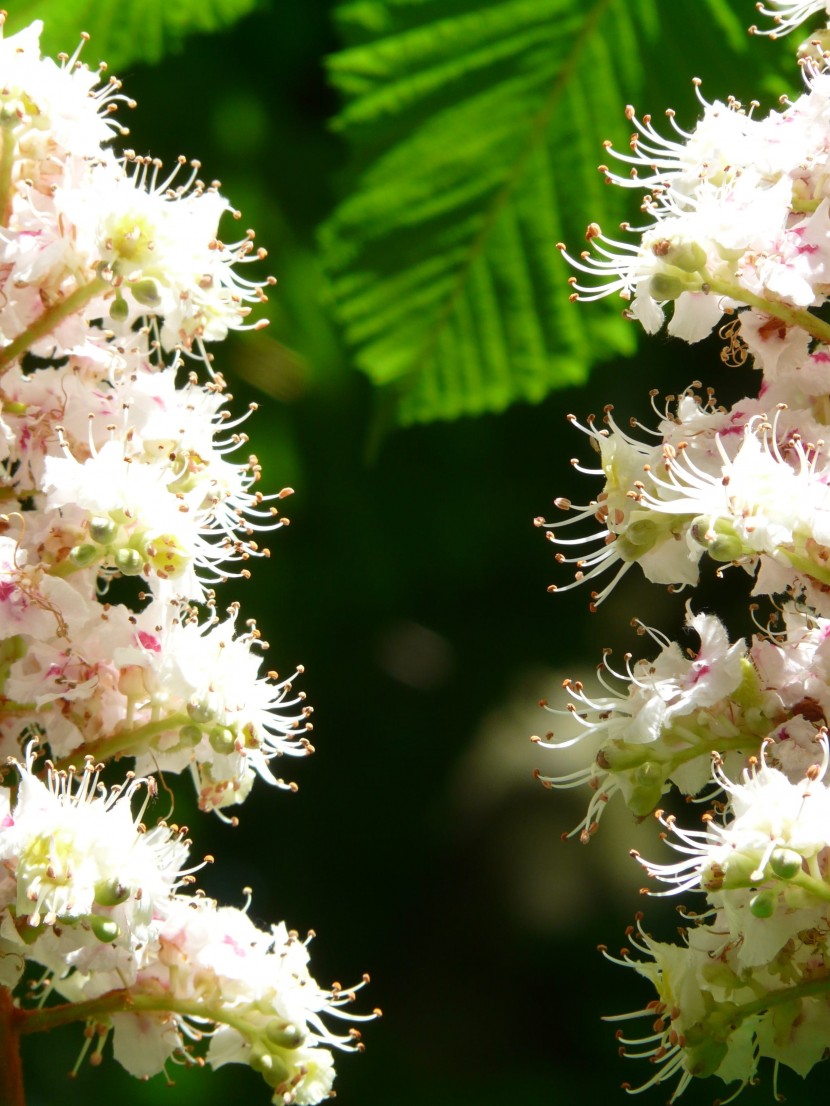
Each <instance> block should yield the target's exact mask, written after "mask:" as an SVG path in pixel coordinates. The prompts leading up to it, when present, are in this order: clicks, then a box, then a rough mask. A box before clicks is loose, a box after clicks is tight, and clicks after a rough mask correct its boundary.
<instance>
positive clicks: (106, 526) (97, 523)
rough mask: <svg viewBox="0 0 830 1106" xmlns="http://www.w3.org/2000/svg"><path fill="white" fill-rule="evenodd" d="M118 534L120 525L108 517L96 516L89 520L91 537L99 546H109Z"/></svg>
mask: <svg viewBox="0 0 830 1106" xmlns="http://www.w3.org/2000/svg"><path fill="white" fill-rule="evenodd" d="M117 533H118V524H117V523H116V522H113V520H112V519H111V518H107V516H106V515H95V516H94V517H93V518H91V519H90V520H89V536H90V537H91V538H92V540H93V541H95V542H97V543H98V544H99V545H109V544H110V542H111V541H113V540H114V538H115V535H116V534H117Z"/></svg>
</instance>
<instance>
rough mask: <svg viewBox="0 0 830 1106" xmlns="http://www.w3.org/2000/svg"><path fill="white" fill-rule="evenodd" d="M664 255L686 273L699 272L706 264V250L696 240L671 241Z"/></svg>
mask: <svg viewBox="0 0 830 1106" xmlns="http://www.w3.org/2000/svg"><path fill="white" fill-rule="evenodd" d="M665 257H666V261H668V262H669V263H670V264H671V265H674V266H675V267H676V268H678V269H682V270H683V271H684V272H686V273H699V272H700V270H701V269H703V268H705V266H706V250H704V248H703V246H701V245H700V244H699V243H698V242H673V243H672V245H671V248H670V250H669V252H668V253H667V254H666V255H665Z"/></svg>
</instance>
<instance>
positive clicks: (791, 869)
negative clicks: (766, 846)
mask: <svg viewBox="0 0 830 1106" xmlns="http://www.w3.org/2000/svg"><path fill="white" fill-rule="evenodd" d="M769 866H770V869H771V871H773V872H774V873H775V875H777V876H778V878H779V879H794V878H795V876H797V875H798V873H799V872H800V871H801V870H802V866H803V864H802V858H801V853H797V852H796V851H795V849H776V850H775V851H774V852H773V854H772V856H771V857H770V858H769Z"/></svg>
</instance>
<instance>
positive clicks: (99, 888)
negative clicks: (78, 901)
mask: <svg viewBox="0 0 830 1106" xmlns="http://www.w3.org/2000/svg"><path fill="white" fill-rule="evenodd" d="M129 897H130V889H129V888H128V887H125V886H124V884H123V883H121V881H120V880H118V879H101V880H99V881H98V882H97V883H96V884H95V901H96V902H97V903H98V905H99V906H119V905H120V904H121V903H122V902H126V901H127V899H128V898H129ZM95 916H96V917H97V915H95Z"/></svg>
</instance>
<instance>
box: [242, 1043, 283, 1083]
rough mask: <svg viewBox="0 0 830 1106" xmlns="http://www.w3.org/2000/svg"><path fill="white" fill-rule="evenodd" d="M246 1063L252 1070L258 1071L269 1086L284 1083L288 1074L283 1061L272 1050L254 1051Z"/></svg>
mask: <svg viewBox="0 0 830 1106" xmlns="http://www.w3.org/2000/svg"><path fill="white" fill-rule="evenodd" d="M248 1063H249V1064H250V1066H251V1067H252V1068H253V1069H254V1071H256V1072H259V1074H260V1075H261V1076H262V1078H263V1079H264V1080H265V1082H266V1083H267V1084H268V1086H269V1087H278V1086H279V1085H280V1084H281V1083H285V1081H286V1080H287V1079H288V1077H289V1074H290V1073H289V1068H288V1065H287V1064H286V1063H285V1061H284V1060H282V1059H281V1058H280V1057H279V1056H277V1055H275V1054H274V1053H273V1052H260V1051H259V1050H257V1051H254V1052H252V1053H251V1058H250V1060H249V1061H248Z"/></svg>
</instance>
